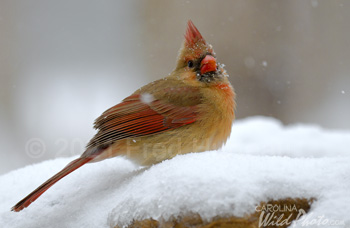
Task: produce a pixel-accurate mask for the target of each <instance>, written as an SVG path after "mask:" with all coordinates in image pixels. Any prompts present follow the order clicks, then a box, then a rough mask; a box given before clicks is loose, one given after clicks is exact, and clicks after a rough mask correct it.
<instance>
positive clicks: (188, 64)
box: [187, 60, 194, 68]
mask: <svg viewBox="0 0 350 228" xmlns="http://www.w3.org/2000/svg"><path fill="white" fill-rule="evenodd" d="M187 66H188V67H189V68H192V67H193V66H194V64H193V61H192V60H190V61H188V62H187Z"/></svg>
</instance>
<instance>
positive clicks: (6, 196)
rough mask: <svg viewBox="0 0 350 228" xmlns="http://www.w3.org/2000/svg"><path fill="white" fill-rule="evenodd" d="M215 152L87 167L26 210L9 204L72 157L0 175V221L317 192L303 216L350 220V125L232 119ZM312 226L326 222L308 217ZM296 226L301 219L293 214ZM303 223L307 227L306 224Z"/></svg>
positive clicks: (62, 221) (246, 203)
mask: <svg viewBox="0 0 350 228" xmlns="http://www.w3.org/2000/svg"><path fill="white" fill-rule="evenodd" d="M232 130H233V131H232V135H231V139H230V140H229V141H228V143H227V144H226V146H225V147H224V148H222V149H221V150H219V151H209V152H204V153H198V154H187V155H182V156H177V157H175V158H174V159H172V160H167V161H164V162H162V163H160V164H158V165H155V166H152V167H149V168H142V167H139V166H137V165H135V164H133V163H131V162H130V161H128V160H126V159H124V158H114V159H109V160H106V161H103V162H99V163H94V164H89V165H86V166H83V167H82V168H80V169H79V170H77V171H76V172H74V173H72V174H71V175H69V176H67V177H65V178H64V179H62V180H61V181H60V182H58V183H57V184H56V185H55V186H53V187H52V188H51V189H49V190H48V191H47V192H46V193H45V194H43V195H42V196H41V197H40V198H39V199H38V200H37V201H36V202H34V203H33V204H32V205H31V206H30V207H28V208H26V209H25V210H23V211H21V212H19V213H14V212H11V211H10V208H11V207H12V206H13V205H14V204H15V203H17V201H18V200H20V199H21V198H22V197H24V196H25V195H26V194H27V193H29V192H30V191H32V190H33V189H34V188H36V187H37V186H38V185H40V184H41V183H42V182H43V181H45V180H46V179H47V178H49V177H50V176H51V175H53V174H54V173H56V172H57V171H59V170H60V169H61V168H62V167H64V166H65V165H66V164H67V163H68V162H69V161H70V160H72V159H73V158H64V159H63V158H61V159H55V160H51V161H46V162H43V163H40V164H37V165H33V166H28V167H25V168H22V169H19V170H15V171H13V172H10V173H8V174H5V175H3V176H1V177H0V186H1V189H0V202H1V203H0V227H110V226H114V225H116V224H119V225H125V224H128V223H130V222H131V221H132V220H134V219H145V218H149V217H153V218H154V219H159V218H161V217H162V218H164V219H167V218H169V216H171V215H179V214H182V213H186V212H189V211H191V212H198V213H199V214H200V215H201V216H202V217H203V218H207V219H210V218H212V217H214V216H217V215H236V216H242V215H244V214H245V213H254V212H255V207H256V206H257V205H258V204H259V202H261V201H266V200H268V199H281V198H285V197H314V198H317V201H316V202H315V203H314V204H313V205H312V208H311V210H310V212H309V214H311V215H312V217H310V218H309V219H312V218H313V219H317V218H318V216H323V217H322V218H323V220H322V221H323V222H324V220H325V219H327V220H329V221H335V220H336V221H338V223H339V224H340V226H334V227H349V226H350V216H349V211H350V190H349V189H350V152H349V151H350V150H349V148H350V132H349V131H331V130H324V129H321V128H319V127H316V126H307V125H294V126H287V127H286V126H283V125H282V124H280V122H278V121H277V120H274V119H271V118H265V117H254V118H248V119H245V120H239V121H236V123H235V124H234V125H233V128H232ZM314 226H315V227H329V226H330V224H326V225H325V226H318V225H317V224H315V225H314ZM296 227H305V223H304V224H302V223H299V224H297V226H296ZM307 227H313V226H312V225H310V224H308V226H307Z"/></svg>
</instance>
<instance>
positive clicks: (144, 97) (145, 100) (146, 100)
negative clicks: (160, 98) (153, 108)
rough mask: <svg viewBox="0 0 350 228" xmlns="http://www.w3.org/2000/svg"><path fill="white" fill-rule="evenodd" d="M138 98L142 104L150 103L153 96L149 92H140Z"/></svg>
mask: <svg viewBox="0 0 350 228" xmlns="http://www.w3.org/2000/svg"><path fill="white" fill-rule="evenodd" d="M140 99H141V101H142V102H143V103H144V104H150V103H152V101H154V97H153V95H152V94H150V93H143V94H141V97H140Z"/></svg>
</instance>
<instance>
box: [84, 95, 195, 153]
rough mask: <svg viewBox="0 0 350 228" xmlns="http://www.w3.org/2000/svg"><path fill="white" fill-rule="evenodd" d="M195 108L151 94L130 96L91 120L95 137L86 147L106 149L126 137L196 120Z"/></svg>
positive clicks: (155, 131)
mask: <svg viewBox="0 0 350 228" xmlns="http://www.w3.org/2000/svg"><path fill="white" fill-rule="evenodd" d="M196 118H197V106H196V105H195V106H184V107H181V106H177V105H174V104H171V103H169V102H166V101H165V100H162V99H155V98H154V97H153V96H152V95H151V94H134V95H131V96H129V97H127V98H125V99H124V100H123V101H122V102H121V103H120V104H118V105H115V106H114V107H112V108H110V109H108V110H107V111H105V112H104V113H103V114H102V115H101V116H100V117H99V118H97V119H96V121H95V126H94V127H95V128H96V129H98V132H97V134H96V135H95V136H94V137H93V138H92V139H91V141H90V142H89V144H88V146H87V147H88V148H92V147H94V148H96V147H100V146H108V145H110V144H111V143H113V142H115V141H116V140H120V139H123V138H127V137H137V136H146V135H151V134H155V133H159V132H162V131H166V130H170V129H174V128H178V127H181V126H183V125H187V124H191V123H193V122H195V121H196Z"/></svg>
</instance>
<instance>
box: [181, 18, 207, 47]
mask: <svg viewBox="0 0 350 228" xmlns="http://www.w3.org/2000/svg"><path fill="white" fill-rule="evenodd" d="M185 39H186V45H187V46H193V45H194V44H196V43H198V42H202V43H203V44H206V43H205V40H204V39H203V37H202V35H201V33H200V32H199V31H198V29H197V28H196V26H194V24H193V22H192V21H191V20H188V22H187V30H186V34H185Z"/></svg>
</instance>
